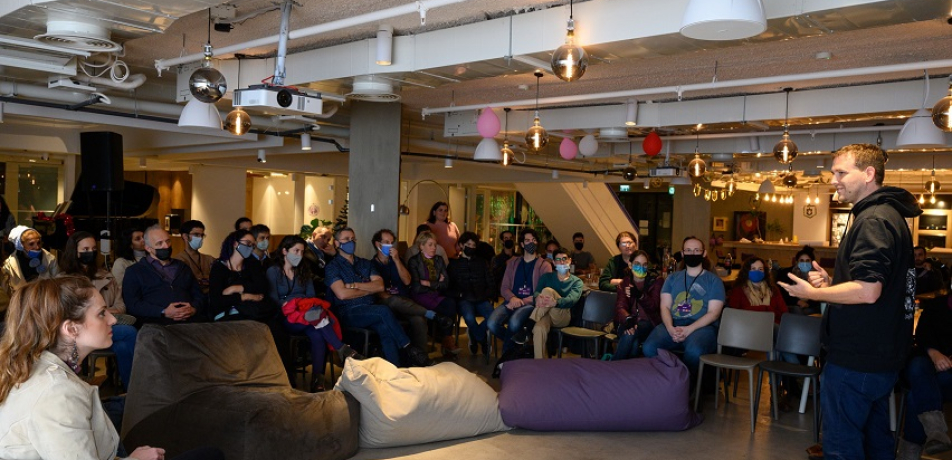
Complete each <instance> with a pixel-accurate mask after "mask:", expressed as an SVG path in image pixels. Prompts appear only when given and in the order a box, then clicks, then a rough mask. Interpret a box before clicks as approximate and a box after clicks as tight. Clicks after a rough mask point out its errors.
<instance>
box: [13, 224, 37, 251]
mask: <svg viewBox="0 0 952 460" xmlns="http://www.w3.org/2000/svg"><path fill="white" fill-rule="evenodd" d="M27 230H33V231H36V230H34V229H32V228H30V227H27V226H26V225H17V226H16V227H13V230H10V234H9V235H7V238H8V239H9V240H10V242H11V243H13V245H14V246H16V248H17V251H21V252H23V251H24V249H23V243H22V242H21V241H20V237H21V236H22V235H23V232H25V231H27Z"/></svg>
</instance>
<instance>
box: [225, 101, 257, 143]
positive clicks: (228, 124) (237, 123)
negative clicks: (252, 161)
mask: <svg viewBox="0 0 952 460" xmlns="http://www.w3.org/2000/svg"><path fill="white" fill-rule="evenodd" d="M249 129H251V117H250V116H249V115H248V112H245V111H244V110H241V107H235V108H234V110H232V111H231V112H229V113H228V116H227V117H225V131H228V132H229V133H232V134H234V135H236V136H241V135H243V134H245V133H247V132H248V130H249Z"/></svg>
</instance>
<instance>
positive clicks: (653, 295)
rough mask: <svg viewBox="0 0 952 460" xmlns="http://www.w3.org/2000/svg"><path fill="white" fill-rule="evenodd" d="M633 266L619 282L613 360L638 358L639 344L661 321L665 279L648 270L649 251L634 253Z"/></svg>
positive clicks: (627, 269) (626, 269) (626, 270)
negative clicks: (616, 345) (616, 334)
mask: <svg viewBox="0 0 952 460" xmlns="http://www.w3.org/2000/svg"><path fill="white" fill-rule="evenodd" d="M632 256H633V260H632V262H631V267H630V268H628V267H626V268H625V276H624V277H623V278H622V281H621V284H619V285H618V290H617V291H616V292H617V293H618V296H617V300H616V301H615V324H616V325H617V326H618V348H617V349H616V350H615V353H614V355H612V361H616V360H620V359H628V358H635V357H637V356H638V346H639V344H641V343H642V342H644V341H645V339H646V338H647V337H648V334H650V333H651V331H652V330H653V329H654V328H655V326H657V325H659V324H661V311H660V308H661V287H662V286H663V285H664V278H661V277H657V276H654V274H649V273H648V268H649V263H648V253H647V252H645V251H637V252H635V253H634V254H632Z"/></svg>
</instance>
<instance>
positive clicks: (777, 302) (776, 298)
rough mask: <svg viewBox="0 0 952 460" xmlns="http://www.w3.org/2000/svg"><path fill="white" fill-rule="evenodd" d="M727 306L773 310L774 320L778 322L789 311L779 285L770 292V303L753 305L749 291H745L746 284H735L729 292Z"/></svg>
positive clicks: (752, 309) (753, 309)
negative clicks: (748, 296)
mask: <svg viewBox="0 0 952 460" xmlns="http://www.w3.org/2000/svg"><path fill="white" fill-rule="evenodd" d="M727 306H729V307H731V308H739V309H741V310H751V311H772V312H773V314H774V322H775V323H777V324H780V317H781V316H783V314H784V313H786V312H787V303H786V302H784V301H783V296H782V295H780V288H778V287H777V286H774V288H773V292H771V293H770V305H751V304H750V299H748V298H747V293H746V292H744V286H735V287H733V288H732V289H731V291H730V292H729V293H728V294H727Z"/></svg>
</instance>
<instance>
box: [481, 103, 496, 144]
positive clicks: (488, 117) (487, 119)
mask: <svg viewBox="0 0 952 460" xmlns="http://www.w3.org/2000/svg"><path fill="white" fill-rule="evenodd" d="M476 129H477V130H479V135H480V136H483V137H496V135H497V134H499V117H498V116H496V112H493V109H491V108H489V107H486V108H485V109H483V113H481V114H480V115H479V119H478V120H476Z"/></svg>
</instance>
